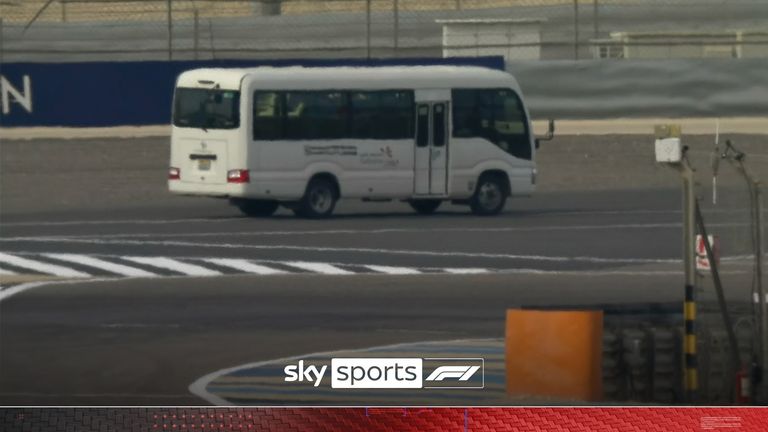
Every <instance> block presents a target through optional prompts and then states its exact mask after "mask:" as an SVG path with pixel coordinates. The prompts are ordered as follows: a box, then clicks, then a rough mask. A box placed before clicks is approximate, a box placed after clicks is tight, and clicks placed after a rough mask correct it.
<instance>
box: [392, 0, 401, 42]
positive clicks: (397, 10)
mask: <svg viewBox="0 0 768 432" xmlns="http://www.w3.org/2000/svg"><path fill="white" fill-rule="evenodd" d="M394 2H395V4H394V6H393V8H394V11H393V13H394V20H395V29H394V41H393V42H394V44H393V46H394V48H395V53H397V49H398V45H399V42H400V41H399V39H400V0H394Z"/></svg>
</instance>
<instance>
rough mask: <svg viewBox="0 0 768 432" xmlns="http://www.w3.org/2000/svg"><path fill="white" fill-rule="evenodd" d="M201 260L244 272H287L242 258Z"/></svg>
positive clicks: (263, 273)
mask: <svg viewBox="0 0 768 432" xmlns="http://www.w3.org/2000/svg"><path fill="white" fill-rule="evenodd" d="M203 261H207V262H209V263H212V264H216V265H220V266H223V267H229V268H233V269H235V270H240V271H243V272H246V273H253V274H260V275H271V274H287V273H288V272H285V271H282V270H278V269H274V268H271V267H267V266H263V265H260V264H254V263H252V262H250V261H248V260H244V259H232V258H208V259H205V260H203Z"/></svg>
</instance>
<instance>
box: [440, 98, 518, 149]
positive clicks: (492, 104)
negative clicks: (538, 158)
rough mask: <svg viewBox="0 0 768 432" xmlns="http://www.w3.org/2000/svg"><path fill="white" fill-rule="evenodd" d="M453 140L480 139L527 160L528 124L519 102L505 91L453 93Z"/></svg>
mask: <svg viewBox="0 0 768 432" xmlns="http://www.w3.org/2000/svg"><path fill="white" fill-rule="evenodd" d="M452 100H453V136H454V137H456V138H483V139H485V140H488V141H490V142H491V143H493V144H494V145H496V146H497V147H499V148H500V149H502V150H504V151H505V152H507V153H509V154H511V155H513V156H515V157H518V158H521V159H526V160H530V159H531V142H530V137H529V131H528V120H527V119H526V116H525V110H524V109H523V105H522V102H521V101H520V98H519V97H518V96H517V94H515V92H513V91H512V90H509V89H454V90H453V91H452Z"/></svg>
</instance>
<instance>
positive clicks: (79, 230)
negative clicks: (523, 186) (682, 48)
mask: <svg viewBox="0 0 768 432" xmlns="http://www.w3.org/2000/svg"><path fill="white" fill-rule="evenodd" d="M591 140H598V139H597V138H592V139H591ZM600 140H603V142H602V143H601V144H602V145H604V146H611V145H613V143H614V142H615V141H616V140H617V138H616V137H607V138H600ZM578 141H579V139H577V138H572V139H570V141H569V139H568V138H562V141H560V142H561V143H562V144H561V145H562V147H560V149H561V150H563V153H564V155H560V156H558V155H557V154H555V152H554V149H557V148H558V147H556V146H555V145H553V150H548V151H550V152H552V153H549V154H548V153H546V152H545V151H542V154H541V160H540V169H541V170H542V172H549V173H554V172H559V173H560V174H559V177H557V178H556V177H555V176H552V175H551V174H550V177H548V178H547V177H545V180H543V184H542V192H540V193H538V194H536V195H535V196H534V197H532V198H521V199H517V200H514V201H513V202H511V203H510V204H509V206H508V208H507V211H506V212H505V213H504V214H502V215H500V216H498V217H493V218H478V217H474V216H471V215H469V214H468V213H467V211H466V209H465V208H461V207H451V206H446V207H445V208H444V209H442V210H441V211H440V212H439V213H438V214H437V215H435V216H431V217H422V216H418V215H415V214H413V213H412V212H411V211H410V210H409V208H408V207H407V206H406V205H404V204H401V203H390V204H361V203H356V202H342V203H341V205H340V207H339V215H338V216H337V217H335V218H333V219H330V220H326V221H308V220H302V219H297V218H294V217H293V216H292V215H290V214H289V213H287V212H283V211H281V213H279V214H278V215H277V216H275V217H273V218H268V219H249V218H244V217H241V216H240V215H239V214H238V213H237V211H236V209H234V208H231V207H228V206H227V205H226V203H224V202H221V201H217V200H207V199H189V198H178V197H169V196H167V195H166V194H165V192H163V189H162V184H163V180H162V172H163V167H162V165H164V162H163V161H162V160H161V161H160V162H159V163H158V162H155V161H156V159H157V154H156V153H157V152H159V153H163V152H165V151H167V150H166V149H160V150H157V149H156V148H155V147H152V146H157V144H146V145H143V144H141V143H136V145H135V146H130V147H129V146H124V145H120V144H119V143H114V142H113V143H111V144H109V143H106V144H104V145H105V146H107V147H108V146H109V145H112V146H113V147H111V148H108V149H107V150H105V148H106V147H100V145H98V144H92V145H90V147H89V146H88V145H85V146H84V147H83V146H81V145H80V144H79V143H76V142H60V143H47V144H46V143H36V142H29V143H27V144H28V145H29V146H30V147H28V148H27V149H25V148H24V145H25V144H24V143H10V145H9V144H3V147H2V150H3V154H2V156H3V159H2V162H3V168H4V169H3V178H2V180H3V184H2V193H3V204H4V208H3V209H2V212H0V217H1V218H2V226H1V228H0V229H1V232H0V234H1V235H0V252H2V253H4V254H5V255H0V269H3V270H4V271H5V272H6V273H11V272H12V273H16V275H13V274H10V275H9V274H5V275H0V276H3V277H4V278H5V279H4V280H5V281H11V282H10V286H9V287H6V288H5V289H4V290H2V291H0V347H2V349H1V350H0V404H46V405H47V404H64V405H70V404H72V405H79V404H118V405H122V404H128V405H131V404H151V405H174V404H199V403H203V401H201V400H200V399H198V398H196V397H194V396H193V395H192V394H190V393H189V391H188V388H187V387H188V386H189V385H190V384H191V383H192V382H193V381H195V380H196V379H198V378H200V377H201V376H203V375H205V374H208V373H210V372H213V371H216V370H219V369H222V368H227V367H232V366H236V365H239V364H244V363H250V362H255V361H263V360H270V359H275V358H281V357H286V356H295V355H301V354H306V353H312V352H318V351H330V350H340V349H350V348H366V347H372V346H378V345H386V344H393V343H403V342H417V341H430V340H452V339H473V338H499V337H503V328H504V323H503V319H504V310H505V309H507V308H509V307H514V306H520V305H543V306H553V305H595V304H604V303H612V304H617V303H618V304H628V303H637V302H668V301H669V302H675V301H681V300H682V288H681V287H682V276H681V275H680V272H679V270H680V269H681V265H680V263H679V256H680V248H681V241H680V236H679V233H680V225H679V221H680V219H681V214H680V211H679V190H678V189H677V188H676V181H675V177H674V175H671V174H670V173H668V172H666V171H663V172H662V174H660V173H659V172H655V171H653V170H644V169H643V168H641V165H640V164H641V162H638V161H640V160H643V161H645V163H648V161H647V159H644V158H645V155H641V154H640V153H637V154H635V153H633V152H632V151H631V149H632V148H633V147H632V146H631V145H630V144H627V145H628V147H626V149H628V150H627V151H628V153H627V155H626V158H625V159H628V160H629V162H621V163H626V164H627V165H626V167H625V168H622V170H620V171H621V172H619V173H616V172H615V171H616V170H615V168H612V169H610V170H606V169H605V168H604V167H602V164H595V163H594V162H593V160H594V158H593V159H590V158H591V157H593V156H595V157H596V158H597V159H598V160H599V157H600V156H599V154H597V153H595V154H593V153H591V150H589V147H588V146H587V145H586V144H584V147H580V148H579V149H577V150H573V149H570V150H569V149H568V147H567V146H566V143H568V142H578ZM628 141H629V140H628ZM35 146H37V147H35ZM46 146H47V147H46ZM52 146H60V147H56V148H58V149H59V150H54V147H52ZM62 149H63V150H62ZM88 149H91V151H89V150H88ZM131 149H132V150H133V151H130V150H131ZM153 149H154V150H153ZM33 150H46V151H48V153H47V156H48V158H47V159H46V158H45V156H42V155H41V153H36V152H34V151H33ZM59 151H60V152H61V153H60V154H59V153H57V152H59ZM73 151H74V153H75V155H78V157H77V158H75V159H73V160H72V161H68V160H66V157H72V155H69V156H67V154H68V152H70V153H71V152H73ZM152 152H156V153H152ZM579 152H581V153H579ZM42 154H43V155H45V154H46V153H45V152H42ZM574 154H581V155H582V157H581V160H582V161H584V162H580V163H582V164H583V167H579V169H578V170H575V171H568V170H567V169H566V168H563V169H560V170H557V169H556V168H557V167H566V163H567V161H568V160H570V161H574V160H578V159H574V156H573V155H574ZM59 155H60V156H61V158H62V164H61V165H56V164H55V163H54V162H52V161H55V160H56V156H59ZM51 158H52V159H51ZM617 159H618V158H617ZM36 160H43V161H44V163H43V164H42V165H40V166H41V167H42V168H41V169H40V170H39V173H38V172H36V171H35V166H36V164H35V161H36ZM146 161H151V162H146ZM70 162H71V164H70ZM145 163H146V164H145ZM617 163H619V162H615V164H617ZM78 164H80V165H78ZM632 165H636V166H637V167H635V168H632ZM113 166H122V170H115V169H113V168H112V167H113ZM547 167H549V171H547ZM631 169H634V171H632V170H631ZM601 170H602V171H601ZM578 171H581V172H582V173H583V174H584V175H583V176H582V177H573V178H572V177H570V175H571V173H572V172H574V173H576V172H578ZM110 173H112V174H115V173H117V174H115V175H116V176H117V177H116V178H113V177H110ZM37 174H39V175H37ZM609 174H610V175H612V176H614V177H608V175H609ZM632 175H634V176H636V178H634V179H631V178H629V177H630V176H632ZM660 175H667V176H668V177H667V180H656V183H654V182H653V181H651V180H648V181H647V182H648V183H650V184H654V185H655V186H654V187H653V188H646V189H638V188H626V189H622V188H621V186H620V185H621V184H622V183H623V182H625V183H627V184H633V182H638V181H646V179H650V178H651V177H652V176H660ZM120 176H122V177H120ZM590 176H591V177H590ZM624 176H626V177H627V178H626V180H622V177H624ZM35 178H36V179H37V182H35V181H30V180H29V179H35ZM25 179H26V180H27V181H30V182H29V183H28V187H26V189H25V183H24V182H25ZM610 179H613V180H612V182H613V184H610V182H609V180H610ZM101 180H103V181H101ZM731 180H733V179H731ZM589 182H591V183H589ZM665 182H666V183H665ZM588 183H589V184H588ZM723 183H724V185H725V186H724V187H723V190H722V191H721V193H722V194H723V198H722V202H721V204H720V205H719V206H718V207H716V208H711V206H708V207H707V210H706V214H707V217H708V222H710V224H711V226H712V228H713V229H717V232H718V233H719V234H720V236H721V238H722V242H723V250H724V251H726V253H725V254H724V268H723V270H724V282H725V283H726V284H727V286H729V287H733V288H732V289H729V292H728V295H729V297H731V298H733V299H738V300H743V299H744V298H745V297H747V294H745V292H746V291H745V290H747V289H748V285H749V274H748V273H747V271H748V267H747V266H745V265H744V263H743V259H741V258H739V256H740V255H745V254H748V252H749V246H748V244H747V243H746V241H745V240H746V238H747V237H746V234H745V232H746V230H747V228H746V226H747V225H746V222H747V221H746V219H745V215H746V211H745V210H744V207H745V205H746V204H745V202H743V201H741V200H740V195H739V194H740V193H741V192H740V189H738V188H737V187H736V185H737V182H736V181H730V182H729V181H727V179H724V180H723ZM590 184H591V186H590ZM590 189H592V190H590ZM25 190H26V192H27V193H26V194H25V193H23V192H24V191H25ZM30 194H31V195H33V197H34V198H36V199H34V200H30V199H27V198H28V195H30ZM142 197H143V198H142ZM50 254H70V255H67V256H68V257H69V258H70V260H69V261H68V260H64V259H62V256H61V255H50ZM8 256H12V257H16V258H17V260H16V265H14V264H13V262H12V260H10V259H9V258H8ZM73 256H74V257H76V258H74V260H75V261H76V262H73V261H72V259H73V258H72V257H73ZM84 257H85V258H84ZM136 257H139V258H143V259H146V258H153V259H154V261H150V262H149V263H147V262H146V260H144V261H145V262H141V260H138V261H137V260H136ZM157 257H163V258H164V259H166V260H171V261H172V262H174V263H182V264H188V265H197V266H199V267H200V268H205V269H208V270H209V271H215V272H217V273H222V275H220V276H216V277H202V276H198V277H182V276H183V275H184V274H189V273H188V272H187V271H188V270H189V268H190V267H184V266H179V265H178V264H173V266H175V267H173V266H172V267H171V268H165V269H162V268H159V267H158V266H157V265H156V263H157V262H159V261H158V260H157V259H156V258H157ZM18 258H22V259H27V260H32V261H33V262H36V263H43V264H44V266H42V267H40V266H38V268H37V269H35V268H34V266H32V267H27V268H20V267H19V266H18V264H19V261H18ZM87 259H91V260H93V259H95V260H99V261H98V262H100V263H103V262H107V263H111V264H113V267H112V268H116V267H114V265H116V264H120V265H122V266H125V267H128V268H131V269H134V270H142V271H145V272H148V273H151V276H153V277H142V278H127V277H126V276H125V275H118V274H115V273H114V272H112V273H110V272H109V271H104V268H103V264H100V265H101V266H102V268H101V269H100V268H99V266H93V265H89V261H87ZM211 259H219V260H221V259H237V260H244V261H245V262H248V263H250V264H251V265H261V266H264V267H267V268H272V269H278V270H282V271H284V272H285V273H288V274H280V275H264V274H242V273H244V272H243V271H240V272H238V271H232V268H231V267H230V268H226V266H222V265H220V264H221V261H218V262H219V264H215V263H214V262H212V261H210V260H211ZM206 260H208V261H206ZM161 261H162V260H161ZM90 262H91V264H93V261H90ZM152 262H154V263H155V264H152ZM163 262H167V261H163ZM238 262H240V263H241V264H242V262H243V261H238ZM297 262H299V263H303V264H304V266H303V267H302V266H297V265H296V263H297ZM307 263H309V264H310V265H307ZM51 265H55V266H57V267H60V268H66V269H70V270H73V271H76V272H80V273H82V274H83V275H87V277H86V278H85V280H79V279H75V280H69V281H67V282H66V283H61V282H59V283H54V284H50V285H43V286H39V287H35V288H33V289H29V290H26V291H23V292H18V293H16V294H15V295H13V296H5V297H4V296H3V292H6V293H7V292H9V291H8V290H12V289H14V285H15V286H19V285H16V283H17V282H18V281H19V280H18V279H17V280H16V282H13V281H14V279H13V278H14V277H16V278H18V277H19V274H20V273H27V274H29V273H40V274H44V273H46V272H47V274H48V276H51V275H52V274H51V272H50V269H51V267H50V266H51ZM46 266H47V267H46ZM118 268H122V267H118ZM251 268H253V267H251ZM329 268H330V269H342V270H345V271H346V273H354V274H346V273H345V274H338V272H336V273H337V274H323V275H321V274H322V273H334V271H328V270H329ZM393 268H396V269H408V270H410V271H409V272H407V273H416V272H418V273H439V274H402V275H399V274H398V275H395V274H387V273H392V272H393V270H391V269H393ZM456 269H482V270H483V271H484V272H485V273H484V274H449V273H450V270H456ZM123 270H124V269H123ZM400 272H401V273H402V272H403V271H400ZM245 273H248V272H245ZM251 273H253V272H251ZM357 273H365V274H357ZM355 274H357V275H355ZM173 276H175V277H173ZM25 277H28V276H25ZM104 278H106V279H105V280H98V279H104ZM4 285H5V284H4ZM414 355H415V356H418V355H419V353H414ZM277 402H279V400H277ZM462 403H472V401H471V400H467V401H462Z"/></svg>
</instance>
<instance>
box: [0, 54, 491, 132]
mask: <svg viewBox="0 0 768 432" xmlns="http://www.w3.org/2000/svg"><path fill="white" fill-rule="evenodd" d="M393 65H473V66H482V67H488V68H492V69H499V70H503V69H504V60H503V58H502V57H460V58H447V59H443V58H399V59H374V60H366V59H343V60H342V59H339V60H277V61H276V60H271V61H270V60H213V61H212V60H206V61H173V62H157V61H142V62H112V63H7V64H2V65H0V95H2V107H0V108H2V109H1V110H0V126H2V127H19V126H68V127H103V126H122V125H154V124H167V123H170V118H171V98H172V97H173V87H174V84H175V82H176V77H177V76H178V75H179V74H180V73H181V72H183V71H185V70H189V69H196V68H203V67H221V68H226V67H255V66H305V67H323V66H353V67H373V66H393Z"/></svg>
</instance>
